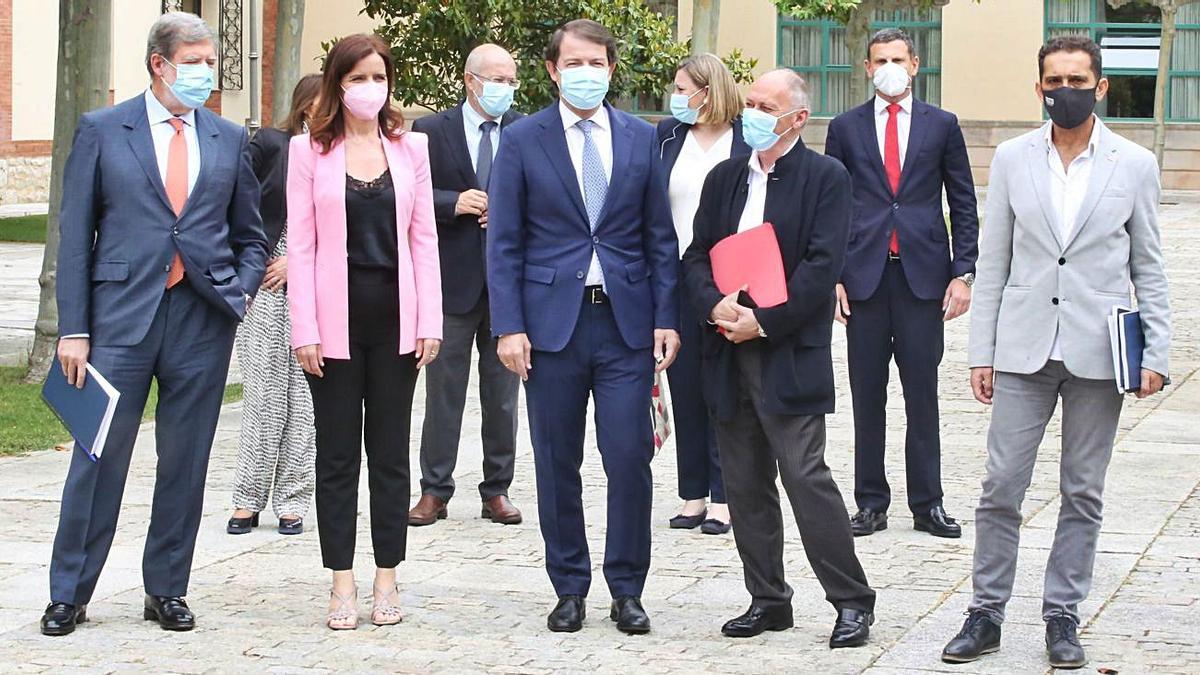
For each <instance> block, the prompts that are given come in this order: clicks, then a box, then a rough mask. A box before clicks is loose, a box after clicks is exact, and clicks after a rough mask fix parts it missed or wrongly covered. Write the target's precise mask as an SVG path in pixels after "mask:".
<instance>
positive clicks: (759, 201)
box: [737, 136, 800, 232]
mask: <svg viewBox="0 0 1200 675" xmlns="http://www.w3.org/2000/svg"><path fill="white" fill-rule="evenodd" d="M799 140H800V137H799V136H797V137H796V139H795V140H793V141H792V144H791V145H789V146H788V149H787V151H785V152H784V153H783V154H782V155H780V156H779V158H780V159H782V158H783V157H784V156H786V155H787V154H788V153H789V152H791V151H792V148H795V147H796V141H799ZM775 162H776V163H778V162H779V160H778V159H777V160H775ZM749 164H750V175H749V177H747V179H746V182H747V185H749V190H748V192H747V193H746V207H745V208H743V209H742V217H741V219H740V220H738V228H737V231H738V232H745V231H746V230H748V229H750V228H752V227H758V226H759V225H762V224H763V220H764V219H765V218H766V216H765V215H764V214H765V212H766V210H767V180H768V179H767V176H768V174H772V173H775V167H774V166H772V167H771V170H770V171H763V168H762V163H761V162H759V161H758V151H757V150H755V151H754V152H752V153H750V160H749Z"/></svg>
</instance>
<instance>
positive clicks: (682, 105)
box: [671, 89, 708, 124]
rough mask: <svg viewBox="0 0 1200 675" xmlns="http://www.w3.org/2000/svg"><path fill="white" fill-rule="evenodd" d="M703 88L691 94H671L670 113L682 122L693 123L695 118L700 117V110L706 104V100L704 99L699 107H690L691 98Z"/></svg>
mask: <svg viewBox="0 0 1200 675" xmlns="http://www.w3.org/2000/svg"><path fill="white" fill-rule="evenodd" d="M701 91H704V90H703V89H700V90H698V91H695V92H693V93H692V95H691V96H688V95H687V94H671V114H672V115H674V116H675V119H677V120H679V121H680V122H683V123H684V124H695V123H696V120H698V119H700V110H701V109H702V108H703V107H704V106H706V105H708V101H707V100H706V101H704V103H703V104H701V105H700V107H699V108H693V107H691V105H690V104H691V102H692V99H693V98H694V97H695V96H696V94H699V93H700V92H701Z"/></svg>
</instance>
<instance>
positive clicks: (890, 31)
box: [867, 28, 917, 61]
mask: <svg viewBox="0 0 1200 675" xmlns="http://www.w3.org/2000/svg"><path fill="white" fill-rule="evenodd" d="M897 40H899V41H900V42H903V43H904V46H906V47H908V55H909V56H910V57H912V56H916V55H917V46H916V45H915V44H913V39H912V37H911V36H910V35H909V34H908V33H905V32H904V31H902V30H900V29H899V28H884V29H883V30H880V31H876V33H875V34H874V35H872V36H871V39H870V41H868V42H867V60H868V61H869V60H870V59H871V47H874V46H875V45H885V44H887V43H889V42H896V41H897Z"/></svg>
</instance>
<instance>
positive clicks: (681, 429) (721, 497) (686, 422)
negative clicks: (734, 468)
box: [667, 316, 725, 504]
mask: <svg viewBox="0 0 1200 675" xmlns="http://www.w3.org/2000/svg"><path fill="white" fill-rule="evenodd" d="M700 331H701V328H700V325H699V324H697V323H696V322H695V321H693V320H691V317H690V316H688V317H684V319H683V320H682V321H681V322H680V331H679V332H680V342H681V344H680V346H679V355H678V356H676V358H675V363H672V364H671V367H670V368H668V369H667V377H668V379H669V381H670V383H671V412H672V413H673V415H674V417H675V420H674V421H675V457H676V465H677V466H678V471H679V498H680V499H706V498H711V499H712V501H713V503H715V504H723V503H725V481H724V480H722V478H721V459H720V456H719V455H718V454H717V432H716V430H715V429H714V423H713V421H712V420H711V419H710V417H709V411H708V405H707V404H705V402H704V386H703V381H702V379H701V378H702V376H703V373H702V368H703V367H702V366H701V363H700Z"/></svg>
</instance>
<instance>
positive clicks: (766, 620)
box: [721, 605, 795, 638]
mask: <svg viewBox="0 0 1200 675" xmlns="http://www.w3.org/2000/svg"><path fill="white" fill-rule="evenodd" d="M794 625H795V619H793V618H792V608H791V607H790V606H787V605H784V606H780V607H769V608H768V607H756V606H754V605H750V609H748V610H746V613H745V614H743V615H741V616H739V617H736V618H733V619H730V620H728V621H726V622H725V625H724V626H721V633H722V634H723V635H724V636H725V637H732V638H747V637H754V636H755V635H760V634H762V632H763V631H768V630H787V629H789V628H791V627H792V626H794Z"/></svg>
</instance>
